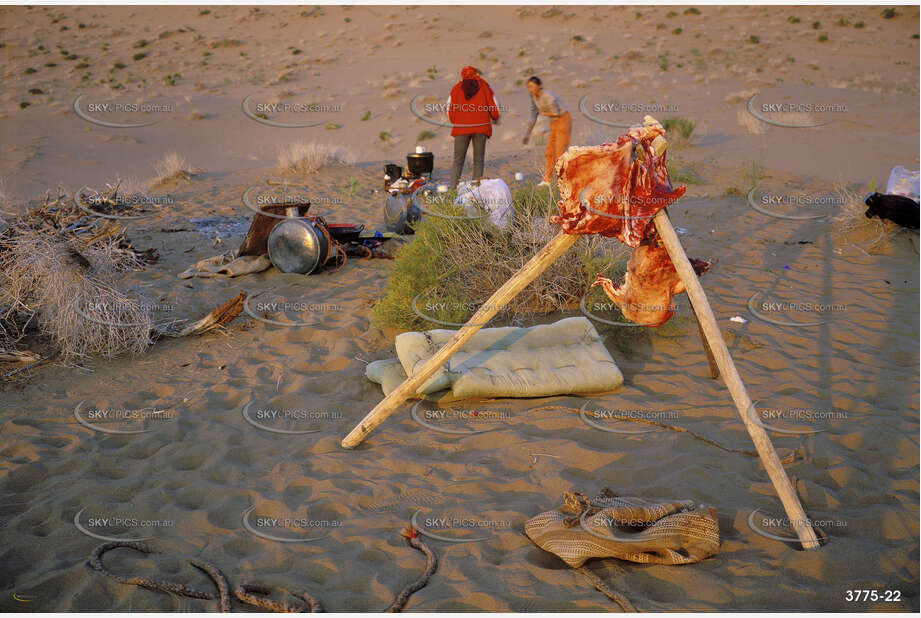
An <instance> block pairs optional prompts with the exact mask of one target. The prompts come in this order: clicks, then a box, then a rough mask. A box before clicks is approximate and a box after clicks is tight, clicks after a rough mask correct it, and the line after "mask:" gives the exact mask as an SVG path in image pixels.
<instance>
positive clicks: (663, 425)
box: [530, 406, 758, 457]
mask: <svg viewBox="0 0 921 618" xmlns="http://www.w3.org/2000/svg"><path fill="white" fill-rule="evenodd" d="M538 410H565V411H567V412H576V413H579V412H580V410H579V409H578V408H571V407H569V406H541V407H539V408H534V409H532V410H530V411H531V412H537V411H538ZM605 418H606V419H614V420H618V421H628V422H631V423H642V424H644V425H654V426H656V427H661V428H662V429H667V430H669V431H675V432H678V433H686V434H688V435H689V436H691V437H692V438H694V439H695V440H700V441H701V442H705V443H706V444H710V445H711V446H715V447H717V448H721V449H723V450H724V451H726V452H727V453H741V454H742V455H748V456H749V457H757V456H758V453H756V452H755V451H750V450H748V449H744V448H731V447H729V446H723V445H722V444H720V443H719V442H717V441H716V440H711V439H710V438H708V437H706V436H702V435H700V434H699V433H695V432H693V431H691V430H690V429H685V428H684V427H678V426H677V425H669V424H668V423H660V422H659V421H652V420H649V419H645V418H634V417H632V416H626V415H623V414H612V415H606V416H605Z"/></svg>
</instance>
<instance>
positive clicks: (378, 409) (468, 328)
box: [342, 232, 579, 448]
mask: <svg viewBox="0 0 921 618" xmlns="http://www.w3.org/2000/svg"><path fill="white" fill-rule="evenodd" d="M578 239H579V236H578V234H564V233H563V232H560V233H559V234H557V235H556V236H554V237H553V239H552V240H551V241H550V242H548V243H547V244H546V245H545V246H544V248H543V249H541V250H540V251H538V252H537V254H536V255H535V256H534V257H532V258H531V259H530V260H529V261H528V263H527V264H525V265H524V266H522V267H521V268H520V269H518V272H517V273H515V274H514V275H512V278H511V279H509V280H508V281H506V282H505V283H504V284H503V285H502V287H501V288H499V289H498V290H496V291H495V293H494V294H493V295H492V296H490V297H489V300H487V301H486V302H485V303H483V305H481V306H480V308H479V310H477V312H476V313H475V314H473V317H472V318H470V320H468V321H467V324H465V325H464V326H463V327H461V329H460V330H458V331H457V332H456V333H455V334H454V336H453V337H451V339H450V341H448V343H446V344H445V345H444V346H443V347H442V348H441V349H440V350H438V352H436V353H435V355H434V356H433V357H432V358H430V359H429V360H427V361H426V362H425V364H424V365H422V367H420V368H419V369H417V370H415V371H414V372H413V375H411V376H410V377H408V378H407V379H406V381H404V382H403V384H401V385H400V386H398V387H397V388H396V389H395V390H392V391H390V394H389V395H387V396H386V397H384V399H383V400H382V401H381V402H380V403H379V404H377V405H376V406H375V407H374V409H373V410H371V411H370V412H368V414H367V416H365V417H364V418H363V419H362V421H361V422H360V423H359V424H358V425H357V426H356V427H355V428H354V429H353V430H352V431H351V432H349V435H347V436H346V437H345V438H344V439H343V440H342V446H344V447H345V448H355V447H356V446H358V445H359V444H361V442H362V440H364V439H365V438H366V437H367V436H368V434H369V433H371V432H372V431H374V428H375V427H377V426H378V425H380V424H381V423H382V422H384V419H386V418H387V417H388V416H390V415H391V414H393V413H394V411H396V409H397V408H399V407H400V406H401V405H402V404H403V402H404V401H406V400H407V399H409V398H410V397H411V396H413V395H414V394H415V392H416V389H418V388H419V387H420V386H422V385H423V384H424V383H425V381H426V380H428V379H429V378H430V377H431V376H432V374H433V373H435V372H436V371H438V370H439V369H440V368H441V366H442V365H444V364H445V362H447V360H448V359H449V358H451V356H453V355H454V353H455V352H457V351H458V350H459V349H461V347H462V346H463V345H464V344H465V343H466V342H467V340H468V339H470V338H471V337H473V334H474V333H475V332H477V331H478V330H480V328H482V327H483V326H484V325H485V324H486V323H487V322H489V320H491V319H492V318H493V316H495V315H496V314H497V313H499V311H500V310H501V309H502V308H503V307H505V306H506V305H507V304H508V303H509V302H511V300H512V299H513V298H515V296H517V295H518V293H519V292H521V290H523V289H525V288H526V287H527V285H528V284H529V283H531V282H532V281H534V279H536V278H537V276H538V275H540V274H541V273H542V272H544V271H545V270H547V268H548V267H549V266H550V265H551V264H553V263H554V262H555V261H556V260H557V258H559V257H560V256H561V255H563V254H564V253H566V250H567V249H569V248H570V247H571V246H572V245H573V244H574V243H575V242H576V240H578Z"/></svg>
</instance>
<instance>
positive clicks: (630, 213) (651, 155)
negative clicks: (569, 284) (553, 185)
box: [550, 116, 710, 326]
mask: <svg viewBox="0 0 921 618" xmlns="http://www.w3.org/2000/svg"><path fill="white" fill-rule="evenodd" d="M667 146H668V143H667V142H666V140H665V129H664V127H663V126H662V125H661V124H660V123H659V122H658V121H657V120H655V119H654V118H652V117H651V116H646V117H645V118H644V120H643V124H642V125H641V126H636V127H632V128H631V129H630V130H629V131H628V132H627V134H626V135H622V136H620V137H619V138H618V139H617V141H616V142H614V143H608V144H601V145H600V146H582V147H574V148H570V149H569V150H567V151H566V152H565V153H564V154H563V155H562V156H561V157H560V158H559V159H558V160H557V163H556V173H557V176H558V178H559V181H558V183H559V188H560V198H561V199H560V202H559V207H560V214H559V215H558V216H553V217H551V218H550V220H551V221H553V222H554V223H557V224H559V225H560V227H561V228H562V229H563V231H564V232H566V233H568V234H601V235H602V236H608V237H613V238H617V239H618V240H620V241H621V242H623V243H624V244H626V245H628V246H630V247H633V248H634V250H633V253H632V254H631V256H630V261H629V262H628V263H627V273H626V276H625V279H624V282H623V283H622V284H621V285H619V286H618V285H615V284H614V283H613V282H612V281H611V280H610V279H608V278H606V277H603V276H601V275H598V279H597V280H596V281H595V283H593V284H592V285H593V286H595V285H600V286H602V289H603V290H604V292H605V294H607V296H608V298H610V299H611V300H612V301H613V302H614V303H615V304H617V306H618V307H619V308H620V310H621V313H622V314H623V315H624V317H625V318H627V319H628V320H630V321H631V322H634V323H636V324H638V325H642V326H660V325H662V324H664V323H665V322H666V321H668V319H669V318H671V317H672V315H674V313H675V307H674V302H673V300H672V297H673V296H674V295H675V294H680V293H681V292H683V291H684V285H683V284H682V283H681V279H680V278H679V277H678V272H677V271H676V270H675V267H674V265H673V264H672V261H671V258H669V256H668V251H666V249H665V247H663V246H662V244H661V241H660V239H659V238H658V235H657V234H656V230H655V226H654V225H653V223H652V219H653V217H655V215H656V213H658V212H659V211H660V210H662V209H663V208H665V207H666V206H668V205H669V204H671V203H672V202H674V201H675V200H677V199H678V198H679V197H681V196H682V195H684V192H685V187H684V186H680V187H677V188H673V187H672V185H671V182H670V181H669V178H668V171H667V170H666V166H665V150H666V147H667ZM691 264H692V265H693V266H694V270H695V271H696V272H697V274H698V275H702V274H704V273H705V272H707V270H709V268H710V264H709V262H705V261H702V260H694V259H692V260H691Z"/></svg>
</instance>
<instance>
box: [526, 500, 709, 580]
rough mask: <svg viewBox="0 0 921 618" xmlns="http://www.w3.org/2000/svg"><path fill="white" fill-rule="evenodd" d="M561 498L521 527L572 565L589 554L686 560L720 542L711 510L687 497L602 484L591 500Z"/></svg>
mask: <svg viewBox="0 0 921 618" xmlns="http://www.w3.org/2000/svg"><path fill="white" fill-rule="evenodd" d="M563 503H564V506H563V507H562V508H561V510H560V511H546V512H544V513H541V514H539V515H536V516H534V517H532V518H531V519H529V520H528V521H527V522H525V525H524V532H525V534H527V535H528V538H529V539H531V540H532V541H534V543H536V544H537V546H538V547H540V548H541V549H543V550H544V551H548V552H550V553H552V554H555V555H557V556H559V557H560V558H561V559H562V560H563V562H565V563H566V564H568V565H569V566H571V567H573V568H578V567H581V566H582V565H583V564H585V562H586V561H587V560H589V559H591V558H619V559H621V560H629V561H630V562H640V563H646V564H650V563H651V564H690V563H692V562H699V561H700V560H703V559H704V558H708V557H710V556H712V555H713V554H715V553H716V552H717V550H718V549H719V546H720V530H719V520H718V519H717V514H716V509H714V508H712V507H709V508H708V507H696V506H695V505H694V503H693V502H692V501H691V500H673V501H656V500H647V499H645V498H638V497H635V496H617V495H615V494H614V493H613V492H612V491H611V490H609V489H607V488H605V489H603V490H602V491H601V493H600V494H599V495H597V496H595V497H594V498H592V499H591V500H589V499H587V498H586V497H585V496H584V495H582V494H580V493H575V492H563ZM566 514H569V515H570V516H569V517H567V516H566Z"/></svg>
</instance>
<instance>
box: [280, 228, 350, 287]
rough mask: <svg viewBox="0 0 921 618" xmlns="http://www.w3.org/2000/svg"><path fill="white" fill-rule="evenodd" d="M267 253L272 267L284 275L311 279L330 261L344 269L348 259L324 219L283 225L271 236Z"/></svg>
mask: <svg viewBox="0 0 921 618" xmlns="http://www.w3.org/2000/svg"><path fill="white" fill-rule="evenodd" d="M268 250H269V259H270V260H272V264H274V265H275V268H277V269H278V270H280V271H281V272H283V273H300V274H302V275H309V274H310V273H313V272H316V271H318V270H320V269H321V268H323V267H324V266H325V265H326V263H327V262H329V261H330V260H332V261H334V262H336V263H337V265H339V266H341V265H342V264H343V263H345V259H346V256H345V252H344V251H343V250H342V248H341V247H340V245H339V243H338V242H336V240H335V239H334V238H333V237H332V236H331V235H330V233H329V229H328V228H327V224H326V221H324V220H323V219H322V218H321V217H310V218H305V219H287V220H285V221H282V222H281V223H279V224H278V225H276V226H275V227H274V229H272V231H271V233H270V234H269V241H268ZM340 256H341V257H342V260H341V261H340V259H339V258H340Z"/></svg>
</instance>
